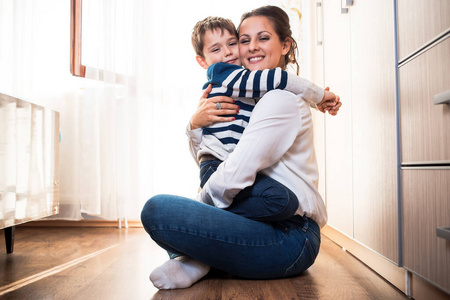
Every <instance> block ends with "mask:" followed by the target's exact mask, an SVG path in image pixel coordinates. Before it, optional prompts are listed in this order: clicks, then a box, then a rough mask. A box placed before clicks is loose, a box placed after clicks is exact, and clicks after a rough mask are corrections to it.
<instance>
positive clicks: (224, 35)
mask: <svg viewBox="0 0 450 300" xmlns="http://www.w3.org/2000/svg"><path fill="white" fill-rule="evenodd" d="M203 44H204V46H203V55H204V57H201V56H199V55H197V57H196V59H197V62H198V63H199V64H200V66H202V67H203V68H204V69H208V67H209V66H211V65H213V64H215V63H218V62H225V63H228V64H233V65H238V66H240V65H241V60H240V59H239V47H238V39H237V37H236V36H234V35H232V34H230V33H229V32H228V31H227V30H225V29H224V30H220V29H216V30H213V31H211V30H208V31H206V32H205V35H204V37H203Z"/></svg>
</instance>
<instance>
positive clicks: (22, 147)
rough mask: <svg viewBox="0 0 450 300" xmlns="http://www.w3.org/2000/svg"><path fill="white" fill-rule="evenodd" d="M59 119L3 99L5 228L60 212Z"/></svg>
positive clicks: (0, 224)
mask: <svg viewBox="0 0 450 300" xmlns="http://www.w3.org/2000/svg"><path fill="white" fill-rule="evenodd" d="M58 158H59V113H58V112H55V111H52V110H50V109H47V108H45V107H42V106H39V105H36V104H33V103H30V102H27V101H23V100H20V99H17V98H14V97H10V96H8V95H4V94H0V228H5V236H6V237H7V241H6V244H7V251H8V252H12V249H13V248H12V247H13V244H12V242H13V240H14V236H13V228H14V226H15V225H17V224H21V223H24V222H28V221H31V220H36V219H39V218H43V217H46V216H50V215H54V214H57V213H58V212H59V182H58V180H59V178H58V173H59V172H58V166H59V164H58V162H59V160H58Z"/></svg>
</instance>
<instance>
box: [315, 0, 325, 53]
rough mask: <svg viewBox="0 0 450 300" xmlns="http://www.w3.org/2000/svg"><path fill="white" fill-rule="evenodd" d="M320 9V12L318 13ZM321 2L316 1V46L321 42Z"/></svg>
mask: <svg viewBox="0 0 450 300" xmlns="http://www.w3.org/2000/svg"><path fill="white" fill-rule="evenodd" d="M319 10H320V13H319ZM322 15H323V11H322V2H321V1H317V2H316V40H317V46H322V44H323V29H322V22H323V19H322Z"/></svg>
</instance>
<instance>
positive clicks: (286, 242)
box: [141, 195, 320, 279]
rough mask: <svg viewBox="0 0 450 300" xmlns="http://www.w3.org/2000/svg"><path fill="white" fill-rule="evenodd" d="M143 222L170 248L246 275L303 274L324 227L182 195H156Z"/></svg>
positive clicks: (205, 262) (259, 277)
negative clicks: (267, 218)
mask: <svg viewBox="0 0 450 300" xmlns="http://www.w3.org/2000/svg"><path fill="white" fill-rule="evenodd" d="M141 220H142V224H143V225H144V228H145V230H146V231H147V232H148V233H149V235H150V236H151V237H152V239H153V240H154V241H155V242H156V243H157V244H158V245H160V246H161V247H162V248H164V249H165V250H167V251H169V252H172V253H175V254H178V255H187V256H189V257H191V258H193V259H195V260H197V261H200V262H202V263H204V264H207V265H209V266H211V267H213V268H216V269H219V270H222V271H225V272H228V273H230V274H232V275H234V276H238V277H244V278H254V279H268V278H282V277H288V276H293V275H297V274H300V273H301V272H303V271H305V270H306V269H307V268H308V267H309V266H311V265H312V264H313V262H314V260H315V258H316V257H317V255H318V252H319V247H320V229H319V226H318V225H317V224H316V223H315V222H314V221H313V220H311V219H309V218H307V217H302V216H298V215H295V216H293V217H290V218H289V219H287V220H284V221H277V222H261V221H255V220H252V219H249V218H246V217H243V216H240V215H238V214H235V213H232V212H230V211H226V210H223V209H220V208H216V207H213V206H210V205H207V204H204V203H200V202H197V201H194V200H191V199H187V198H184V197H179V196H172V195H157V196H154V197H152V198H151V199H150V200H148V201H147V203H146V204H145V206H144V208H143V210H142V213H141Z"/></svg>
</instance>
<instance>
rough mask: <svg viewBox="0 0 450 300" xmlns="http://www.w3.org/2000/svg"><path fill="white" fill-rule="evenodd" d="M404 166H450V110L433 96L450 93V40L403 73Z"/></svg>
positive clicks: (429, 51) (406, 65)
mask: <svg viewBox="0 0 450 300" xmlns="http://www.w3.org/2000/svg"><path fill="white" fill-rule="evenodd" d="M399 77H400V107H401V110H400V111H401V115H400V119H401V130H402V134H401V141H402V163H403V164H413V163H439V162H447V163H448V162H450V130H449V128H450V106H449V105H448V104H440V105H435V104H434V103H433V95H436V94H440V93H443V92H446V91H449V92H450V38H447V39H446V40H444V41H443V42H441V43H439V44H438V45H436V46H434V47H433V48H431V49H430V50H428V51H426V52H425V53H423V54H421V55H420V56H418V57H416V58H415V59H413V60H411V61H409V62H408V63H406V64H405V65H403V66H402V67H400V70H399Z"/></svg>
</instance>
